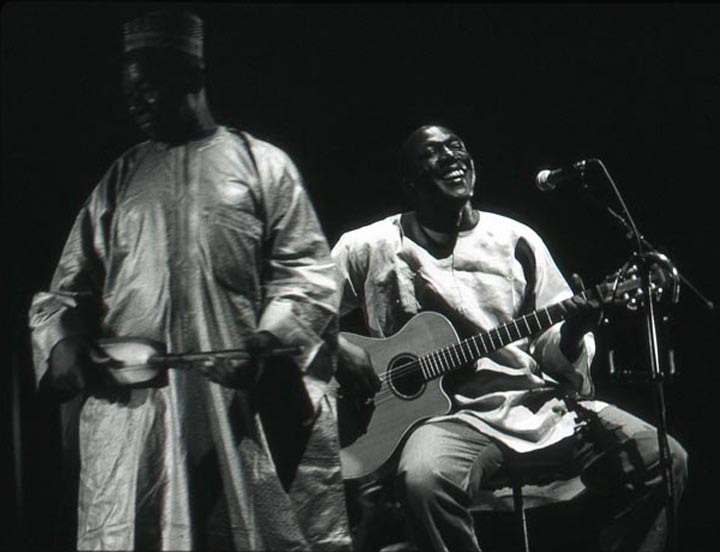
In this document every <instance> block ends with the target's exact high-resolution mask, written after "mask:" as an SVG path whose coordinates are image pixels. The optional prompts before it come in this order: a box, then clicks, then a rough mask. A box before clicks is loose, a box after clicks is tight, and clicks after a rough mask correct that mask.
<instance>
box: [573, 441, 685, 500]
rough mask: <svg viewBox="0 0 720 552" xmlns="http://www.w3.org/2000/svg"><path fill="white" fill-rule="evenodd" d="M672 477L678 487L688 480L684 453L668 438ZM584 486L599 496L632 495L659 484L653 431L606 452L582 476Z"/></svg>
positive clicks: (658, 465) (678, 445) (657, 450)
mask: <svg viewBox="0 0 720 552" xmlns="http://www.w3.org/2000/svg"><path fill="white" fill-rule="evenodd" d="M669 449H670V455H671V457H672V461H673V474H674V478H675V480H676V481H677V482H679V484H680V485H682V484H684V481H685V479H686V477H687V452H686V451H685V449H684V448H683V447H682V446H681V445H680V444H679V443H678V442H677V441H676V440H675V439H673V438H672V437H671V438H669ZM582 479H583V482H584V483H585V485H586V486H587V487H588V488H590V489H592V490H594V491H596V492H599V493H601V494H617V493H628V492H629V493H633V492H637V491H639V490H641V489H643V488H645V487H646V486H650V487H655V486H657V485H659V484H661V483H662V472H661V470H660V448H659V444H658V440H657V433H656V432H655V431H642V432H638V433H637V434H635V435H633V436H632V438H630V439H627V440H626V441H624V442H623V443H621V444H619V445H618V446H617V447H616V448H614V449H613V450H609V451H606V452H605V453H603V454H602V455H600V456H599V457H597V458H596V459H595V460H593V461H592V462H591V463H590V465H588V466H587V467H586V468H585V470H584V471H583V474H582Z"/></svg>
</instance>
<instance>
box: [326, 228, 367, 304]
mask: <svg viewBox="0 0 720 552" xmlns="http://www.w3.org/2000/svg"><path fill="white" fill-rule="evenodd" d="M351 242H352V240H351V239H350V236H349V235H348V234H343V235H342V236H340V239H339V240H338V242H337V243H336V244H335V247H333V249H332V258H333V260H334V261H335V265H336V267H337V272H338V287H339V292H338V294H339V299H338V301H339V304H340V316H341V317H342V316H345V315H347V314H350V313H351V312H353V311H355V310H357V309H359V308H360V307H361V301H360V294H359V293H358V291H357V290H358V289H360V288H361V284H360V283H358V282H357V279H358V271H357V269H356V268H355V263H354V262H353V260H354V259H353V255H354V250H353V247H352V243H351Z"/></svg>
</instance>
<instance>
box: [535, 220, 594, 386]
mask: <svg viewBox="0 0 720 552" xmlns="http://www.w3.org/2000/svg"><path fill="white" fill-rule="evenodd" d="M528 242H529V244H530V246H531V248H532V251H533V253H534V256H535V288H534V290H533V292H534V294H535V307H536V308H537V309H542V308H544V307H547V306H550V305H552V304H555V303H558V302H560V301H563V300H565V299H568V298H570V297H572V296H573V293H572V291H571V289H570V286H569V285H568V283H567V281H566V280H565V278H564V277H563V275H562V273H561V272H560V269H559V268H558V267H557V265H556V264H555V261H554V260H553V258H552V256H551V254H550V252H549V250H548V248H547V246H546V245H545V243H544V242H543V241H542V240H541V239H540V238H539V237H538V236H537V234H534V233H532V234H531V235H530V236H529V239H528ZM562 324H564V322H560V323H558V324H555V325H553V326H551V327H550V328H548V329H547V330H545V331H544V332H542V333H540V334H538V335H537V336H536V337H535V338H534V339H533V340H532V341H531V342H530V353H531V354H532V356H533V357H534V358H535V360H536V361H537V362H538V363H539V365H540V367H541V369H542V370H543V372H545V373H546V374H547V375H549V376H550V377H552V378H554V379H557V380H558V381H560V382H561V383H563V384H565V385H568V386H569V387H570V388H571V389H572V390H574V391H576V392H577V393H579V394H580V396H582V397H589V396H591V395H592V394H593V392H594V388H593V383H592V378H591V373H590V366H591V364H592V361H593V358H594V356H595V338H594V336H593V334H592V333H587V334H585V335H584V336H583V341H582V345H581V348H580V354H579V356H578V358H577V359H576V360H574V361H573V362H571V361H570V360H568V359H567V358H566V357H565V355H564V354H563V353H562V351H561V350H560V330H561V327H562Z"/></svg>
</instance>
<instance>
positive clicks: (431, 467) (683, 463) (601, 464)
mask: <svg viewBox="0 0 720 552" xmlns="http://www.w3.org/2000/svg"><path fill="white" fill-rule="evenodd" d="M593 418H594V419H593V420H592V421H591V422H589V423H588V424H587V425H586V426H585V427H584V428H582V429H581V430H580V431H578V432H577V433H576V434H575V435H573V436H572V437H569V438H567V439H564V440H563V441H561V442H559V443H556V444H554V445H551V446H549V447H547V448H545V449H542V450H539V451H532V452H529V453H523V454H519V453H516V452H514V451H512V450H511V449H509V448H507V447H505V446H504V445H502V444H500V443H498V442H496V441H493V440H492V439H490V438H489V437H487V436H486V435H484V434H482V433H481V432H479V431H478V430H477V429H475V428H473V427H471V426H469V425H468V424H466V423H464V422H462V421H460V420H453V419H450V420H445V421H440V422H429V423H425V424H423V425H421V426H420V427H418V428H417V429H416V430H415V431H414V432H413V433H412V435H411V436H410V437H409V438H408V440H407V442H406V444H405V446H404V448H403V450H402V452H401V456H400V459H399V464H398V469H397V473H396V481H395V483H396V492H397V495H398V498H399V500H400V502H401V504H402V506H403V509H404V511H405V514H406V516H407V517H408V518H409V521H410V524H411V527H412V533H413V538H414V540H415V542H416V544H417V546H418V547H419V548H420V549H421V550H427V551H436V552H480V545H479V543H478V540H477V537H476V533H475V529H474V526H473V519H472V516H471V513H470V511H469V507H470V505H471V504H472V501H473V499H474V498H476V497H474V495H473V491H474V490H475V489H481V488H483V487H487V486H491V485H492V481H493V477H496V476H498V475H499V474H501V473H508V474H509V475H510V476H511V477H513V476H514V477H521V478H522V480H524V481H529V482H532V480H533V477H535V476H542V474H547V473H554V472H561V473H574V474H575V475H577V474H580V475H581V478H582V481H583V483H584V484H585V486H586V487H587V489H588V491H589V493H591V494H593V495H594V496H595V497H596V498H597V500H598V502H599V503H601V504H602V505H603V508H601V510H605V511H606V513H607V517H606V519H605V520H603V523H602V524H601V525H603V530H602V532H601V535H600V536H599V538H598V540H597V543H598V546H599V550H603V551H605V550H607V551H626V550H627V551H629V550H637V551H638V552H651V551H653V552H659V551H662V550H665V547H666V541H667V524H666V515H665V492H664V485H663V478H662V472H661V470H660V454H659V447H658V443H657V433H656V429H655V428H654V427H653V426H652V425H650V424H648V423H646V422H644V421H643V420H641V419H639V418H637V417H635V416H633V415H632V414H629V413H628V412H625V411H623V410H621V409H619V408H617V407H614V406H607V407H605V408H604V409H602V410H601V411H600V412H599V413H597V414H595V413H593ZM669 447H670V455H671V457H672V474H673V481H674V485H675V493H674V498H675V504H674V507H675V509H676V510H677V505H678V503H679V501H680V498H681V496H682V492H683V489H684V486H685V482H686V480H687V453H686V451H685V449H684V448H683V447H682V446H681V445H680V444H679V443H678V442H677V441H676V440H675V439H674V438H672V437H669Z"/></svg>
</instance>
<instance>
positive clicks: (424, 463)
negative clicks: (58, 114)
mask: <svg viewBox="0 0 720 552" xmlns="http://www.w3.org/2000/svg"><path fill="white" fill-rule="evenodd" d="M447 482H448V479H447V477H446V476H445V475H444V474H443V472H442V467H441V466H439V465H437V464H436V463H435V462H433V460H432V458H431V457H426V458H415V459H413V461H412V462H404V463H403V464H402V465H401V467H400V469H398V472H397V475H396V485H397V488H398V490H399V494H400V497H401V498H402V499H404V500H405V501H407V502H409V503H413V504H418V503H423V504H427V503H429V502H432V501H433V500H434V499H435V498H436V497H437V495H438V494H439V493H440V492H441V489H442V488H443V487H444V486H446V484H447Z"/></svg>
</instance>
